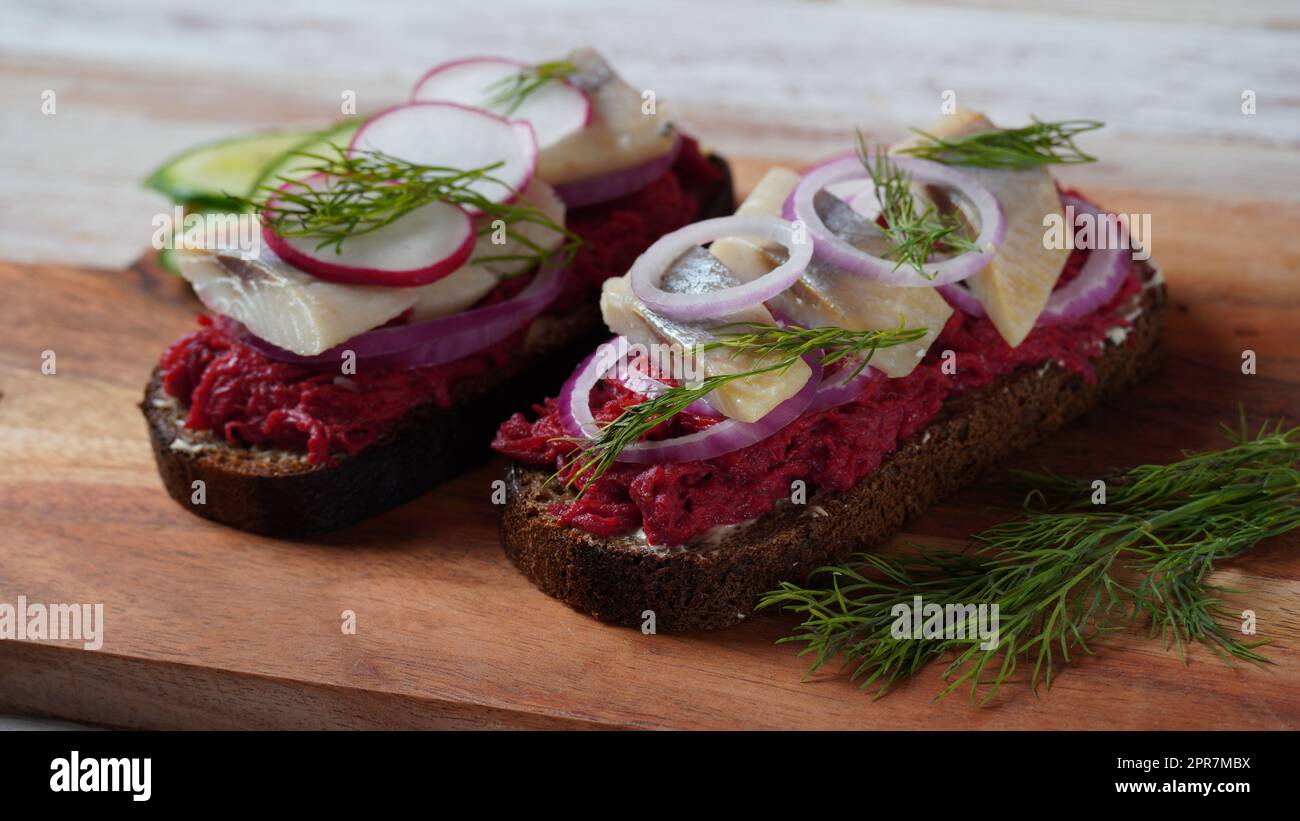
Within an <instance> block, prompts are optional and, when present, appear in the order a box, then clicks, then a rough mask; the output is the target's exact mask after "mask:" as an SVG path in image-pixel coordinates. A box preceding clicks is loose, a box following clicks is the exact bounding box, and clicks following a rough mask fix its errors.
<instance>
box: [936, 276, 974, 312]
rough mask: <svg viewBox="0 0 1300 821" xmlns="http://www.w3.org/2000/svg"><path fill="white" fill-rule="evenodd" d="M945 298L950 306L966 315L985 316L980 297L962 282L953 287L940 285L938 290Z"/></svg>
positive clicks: (955, 283) (954, 284)
mask: <svg viewBox="0 0 1300 821" xmlns="http://www.w3.org/2000/svg"><path fill="white" fill-rule="evenodd" d="M938 291H939V293H940V294H942V295H943V298H944V299H946V300H948V304H949V305H951V306H952V307H954V308H956V309H957V310H959V311H961V312H962V313H964V314H969V315H970V316H984V315H985V311H984V306H983V305H981V304H980V300H979V297H977V296H975V294H974V293H973V292H972V291H971V289H970V288H967V287H966V286H965V285H963V284H962V283H960V282H954V283H953V284H952V285H940V286H939V288H938Z"/></svg>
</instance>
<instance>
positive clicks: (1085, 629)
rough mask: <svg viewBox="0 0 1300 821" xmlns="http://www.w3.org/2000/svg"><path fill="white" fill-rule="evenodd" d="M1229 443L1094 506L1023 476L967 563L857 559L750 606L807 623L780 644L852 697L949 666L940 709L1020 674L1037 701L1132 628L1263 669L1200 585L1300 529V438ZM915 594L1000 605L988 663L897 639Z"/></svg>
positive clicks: (1271, 432)
mask: <svg viewBox="0 0 1300 821" xmlns="http://www.w3.org/2000/svg"><path fill="white" fill-rule="evenodd" d="M1223 430H1224V434H1225V436H1227V438H1228V440H1229V441H1230V442H1231V443H1232V444H1231V447H1228V448H1226V449H1224V450H1219V451H1209V452H1205V453H1191V452H1187V453H1185V455H1184V458H1183V459H1182V460H1181V461H1178V462H1174V463H1172V464H1168V465H1142V466H1140V467H1136V468H1132V469H1130V470H1127V471H1121V472H1117V473H1115V474H1112V475H1110V476H1108V477H1106V478H1105V480H1104V481H1105V482H1106V503H1105V504H1104V505H1101V504H1098V505H1093V504H1092V503H1091V497H1092V495H1093V493H1094V489H1093V483H1092V482H1091V481H1087V480H1082V479H1068V478H1064V477H1060V476H1057V475H1054V474H1050V473H1029V472H1018V473H1017V474H1016V475H1017V476H1018V478H1019V479H1020V480H1022V481H1023V482H1025V483H1026V484H1027V486H1028V487H1029V488H1030V492H1029V495H1028V496H1027V497H1026V499H1025V508H1024V510H1023V511H1022V512H1020V513H1019V515H1017V516H1016V517H1015V518H1013V519H1011V520H1009V521H1006V522H1003V523H1001V524H998V525H994V526H993V527H991V528H988V529H987V530H984V531H982V532H980V533H977V534H975V536H974V537H973V540H974V546H975V549H974V550H973V552H970V553H964V554H957V553H952V552H942V551H932V552H926V553H921V554H919V555H909V556H905V557H898V558H895V557H885V556H880V555H874V554H856V555H855V556H854V557H853V559H852V560H851V561H849V562H844V563H840V564H835V565H831V566H828V567H822V568H819V569H818V570H816V571H814V573H813V575H812V577H811V580H810V583H811V581H813V580H815V581H817V582H819V583H817V584H813V585H812V586H807V587H805V586H803V585H798V584H793V583H784V584H782V585H781V588H780V589H779V590H775V591H772V592H770V593H768V594H767V596H766V597H764V599H763V600H762V602H761V603H760V605H759V607H780V608H782V609H784V610H788V611H792V612H795V613H799V614H801V615H802V616H803V617H804V621H803V623H802V624H801V625H800V626H799V628H798V631H797V632H796V633H795V634H794V635H792V636H788V637H786V638H784V639H782V640H781V641H783V642H803V643H804V644H805V645H806V647H805V648H804V650H803V651H802V652H801V655H802V654H806V653H811V654H813V656H814V660H813V663H812V666H811V668H810V670H809V672H810V673H811V672H812V671H814V670H816V669H818V668H819V667H821V666H822V665H824V664H825V663H827V662H829V661H831V660H832V659H834V658H836V657H839V658H840V659H841V660H842V662H843V663H844V664H845V666H846V667H847V668H848V669H849V670H850V671H851V672H850V677H851V678H852V679H854V680H858V679H861V686H862V687H864V688H866V687H870V686H872V685H873V684H875V685H879V687H878V690H877V697H879V696H880V695H883V694H884V693H885V692H887V691H888V690H889V688H890V687H891V686H892V685H894V684H895V683H897V682H898V681H900V680H902V679H905V678H908V677H910V676H912V675H914V674H916V673H917V672H918V671H919V670H920V669H921V668H922V667H924V666H925V665H927V664H929V663H930V662H932V661H936V660H938V659H940V658H941V657H945V656H946V657H949V658H950V659H951V661H950V662H949V663H948V665H947V666H946V667H945V668H944V670H943V679H944V681H945V682H947V686H946V687H944V689H943V690H942V691H941V692H940V693H939V696H937V697H942V696H945V695H947V694H949V693H951V692H952V691H953V690H955V689H956V688H958V687H960V686H963V685H967V686H969V688H970V697H971V701H972V702H976V701H977V700H978V701H979V703H985V702H987V701H988V700H989V699H990V698H992V697H993V695H994V694H996V693H997V691H998V689H999V688H1000V687H1001V685H1002V684H1004V683H1005V682H1006V681H1008V680H1009V679H1010V678H1011V676H1012V675H1013V674H1014V673H1015V672H1016V669H1017V667H1018V665H1019V664H1021V663H1029V662H1032V663H1033V668H1032V672H1031V673H1030V676H1029V683H1030V686H1031V688H1032V689H1033V691H1034V692H1035V693H1037V689H1038V685H1039V684H1040V683H1041V684H1043V685H1044V686H1047V687H1050V686H1051V683H1052V678H1053V675H1054V673H1055V671H1056V668H1057V667H1058V666H1064V665H1068V664H1069V662H1070V660H1071V658H1072V656H1077V655H1079V654H1081V653H1087V654H1092V653H1094V652H1095V649H1094V646H1093V643H1094V641H1095V640H1097V639H1098V638H1100V637H1102V636H1104V635H1105V634H1107V633H1110V632H1112V631H1116V630H1120V629H1122V628H1124V627H1127V626H1130V625H1132V624H1133V623H1135V622H1136V621H1139V620H1141V621H1143V622H1145V623H1146V624H1147V626H1148V632H1149V635H1150V636H1151V637H1153V638H1154V637H1157V636H1158V637H1160V638H1161V639H1162V640H1163V642H1164V644H1165V646H1166V647H1169V646H1170V645H1176V646H1177V647H1178V649H1179V652H1180V654H1183V655H1184V659H1185V653H1186V646H1187V645H1188V644H1190V643H1191V642H1193V641H1196V642H1200V643H1203V644H1205V645H1207V646H1209V647H1210V648H1211V649H1212V650H1213V651H1214V652H1215V653H1216V654H1217V655H1219V656H1220V657H1221V658H1222V659H1223V660H1224V661H1225V662H1227V663H1228V664H1231V663H1232V660H1233V659H1238V660H1244V661H1249V662H1253V663H1257V664H1262V663H1266V661H1267V659H1265V658H1264V657H1263V656H1262V655H1260V654H1259V653H1257V652H1256V651H1255V648H1256V647H1258V646H1259V645H1261V644H1264V643H1266V642H1264V641H1256V640H1249V641H1247V640H1243V639H1242V638H1240V637H1239V636H1240V635H1241V634H1240V633H1239V632H1238V631H1237V630H1236V628H1235V627H1234V626H1233V625H1232V624H1230V622H1233V621H1234V620H1235V614H1234V613H1233V612H1231V611H1229V610H1228V609H1227V607H1226V606H1225V605H1224V603H1223V596H1224V594H1226V593H1232V592H1239V591H1232V590H1227V589H1225V588H1221V587H1218V586H1216V585H1213V584H1210V583H1209V581H1208V576H1209V574H1210V572H1211V571H1212V570H1213V569H1214V568H1215V565H1216V563H1218V562H1220V561H1222V560H1224V559H1229V558H1232V557H1234V556H1238V555H1240V554H1242V553H1244V552H1246V551H1247V550H1249V549H1251V548H1252V547H1254V546H1255V545H1256V544H1258V543H1259V542H1260V541H1261V540H1263V539H1266V538H1268V537H1270V536H1275V535H1278V534H1280V533H1285V532H1287V531H1289V530H1292V529H1294V528H1296V527H1297V526H1300V469H1298V463H1297V460H1300V428H1292V429H1290V430H1283V429H1282V428H1281V426H1280V425H1272V426H1270V425H1268V424H1265V425H1264V426H1263V427H1262V428H1261V429H1260V431H1259V432H1258V433H1257V434H1256V435H1254V436H1253V437H1252V436H1250V435H1249V433H1248V431H1247V430H1246V427H1245V422H1244V419H1243V421H1242V425H1241V429H1240V430H1233V429H1231V428H1228V427H1227V426H1224V428H1223ZM918 595H919V596H921V597H923V599H924V601H925V602H926V603H935V604H938V605H941V606H945V607H946V606H947V605H950V604H951V605H979V604H986V605H991V604H994V603H996V604H997V605H998V607H999V610H1000V613H999V621H998V642H997V644H996V646H994V647H991V648H989V649H984V648H982V647H981V646H980V644H981V641H982V640H981V639H980V638H975V637H970V638H965V639H962V638H945V639H940V638H935V639H925V638H895V637H894V636H893V634H892V633H891V625H892V624H893V622H894V621H895V617H894V615H893V614H892V611H893V608H894V607H895V606H896V605H898V604H900V603H910V602H912V600H913V597H914V596H918ZM971 626H972V627H973V626H974V625H973V624H972V625H971ZM968 635H969V633H968ZM982 688H983V689H985V691H986V692H985V694H984V696H983V698H979V693H980V691H981V689H982Z"/></svg>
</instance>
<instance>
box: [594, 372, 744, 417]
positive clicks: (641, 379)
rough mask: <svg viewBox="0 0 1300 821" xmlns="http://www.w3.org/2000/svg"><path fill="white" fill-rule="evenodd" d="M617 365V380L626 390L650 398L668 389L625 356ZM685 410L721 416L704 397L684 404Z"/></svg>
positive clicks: (696, 413) (664, 384)
mask: <svg viewBox="0 0 1300 821" xmlns="http://www.w3.org/2000/svg"><path fill="white" fill-rule="evenodd" d="M619 365H620V371H619V374H618V381H619V382H620V383H621V384H622V385H623V387H625V388H627V389H628V390H630V391H633V392H635V393H639V394H641V395H642V396H647V397H651V398H653V397H656V396H658V395H659V394H661V393H663V392H664V391H666V390H668V384H667V383H666V382H661V381H660V380H658V379H655V378H654V377H653V376H651V375H650V374H648V373H644V372H643V371H641V370H639V369H638V368H636V367H635V366H634V365H632V364H631V363H629V362H627V360H626V358H625V359H624V360H623V362H621V363H619ZM686 410H687V411H688V412H689V413H693V414H695V415H696V416H707V417H709V418H711V419H720V418H722V414H721V413H718V411H716V410H714V409H713V406H712V405H710V404H709V403H708V401H707V400H705V399H697V400H695V401H694V402H692V403H691V404H689V405H687V406H686Z"/></svg>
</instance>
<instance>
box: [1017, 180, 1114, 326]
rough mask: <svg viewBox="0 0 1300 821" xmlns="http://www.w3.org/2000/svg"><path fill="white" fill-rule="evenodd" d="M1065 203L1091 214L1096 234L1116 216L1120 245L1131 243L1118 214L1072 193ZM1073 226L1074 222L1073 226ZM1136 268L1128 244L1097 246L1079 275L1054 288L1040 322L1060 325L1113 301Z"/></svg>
mask: <svg viewBox="0 0 1300 821" xmlns="http://www.w3.org/2000/svg"><path fill="white" fill-rule="evenodd" d="M1061 204H1062V205H1065V206H1067V207H1069V206H1073V207H1074V210H1075V211H1077V212H1082V213H1085V214H1091V215H1092V216H1093V218H1095V219H1096V221H1097V231H1096V236H1101V235H1102V230H1103V223H1104V222H1105V221H1106V220H1114V221H1115V223H1116V224H1117V235H1118V236H1119V237H1120V238H1121V241H1120V243H1119V244H1120V245H1127V244H1128V243H1127V241H1125V240H1126V238H1127V236H1128V229H1127V228H1126V227H1125V225H1124V223H1123V222H1122V221H1121V220H1120V219H1119V217H1118V216H1116V215H1114V214H1106V213H1103V212H1102V211H1101V209H1100V208H1097V207H1096V206H1095V205H1093V204H1092V203H1089V202H1084V201H1083V200H1081V199H1079V198H1078V197H1071V196H1069V195H1066V196H1063V197H1061ZM1070 227H1071V228H1073V226H1070ZM1132 269H1133V254H1132V252H1131V251H1130V249H1128V248H1124V247H1121V248H1093V249H1092V250H1090V251H1088V257H1087V259H1085V260H1084V262H1083V268H1081V269H1080V270H1079V275H1078V276H1077V277H1075V278H1074V279H1072V280H1070V281H1069V282H1067V283H1066V284H1065V285H1063V286H1061V287H1060V288H1057V289H1056V290H1054V291H1052V295H1051V297H1049V298H1048V300H1047V306H1046V307H1045V308H1043V312H1042V313H1041V314H1039V315H1038V321H1037V322H1036V323H1034V324H1035V325H1037V326H1040V327H1041V326H1043V325H1058V324H1060V323H1062V322H1072V321H1074V320H1076V319H1078V318H1080V317H1082V316H1086V315H1088V314H1090V313H1092V312H1093V311H1095V310H1097V309H1098V308H1100V307H1101V306H1103V305H1105V304H1106V303H1107V302H1109V301H1110V298H1111V297H1113V296H1114V295H1115V294H1116V292H1118V291H1119V289H1120V288H1121V287H1122V286H1123V285H1124V280H1125V279H1127V278H1128V275H1129V272H1130V271H1132Z"/></svg>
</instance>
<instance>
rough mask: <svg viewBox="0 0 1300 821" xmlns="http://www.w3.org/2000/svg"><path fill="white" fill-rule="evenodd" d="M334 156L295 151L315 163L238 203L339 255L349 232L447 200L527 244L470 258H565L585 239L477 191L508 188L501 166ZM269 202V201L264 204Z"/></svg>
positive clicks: (338, 149)
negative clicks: (542, 241) (544, 242)
mask: <svg viewBox="0 0 1300 821" xmlns="http://www.w3.org/2000/svg"><path fill="white" fill-rule="evenodd" d="M330 148H331V149H333V152H334V153H333V154H315V153H310V152H297V156H301V157H304V158H306V159H309V160H314V161H315V165H313V166H312V167H310V168H306V169H303V170H301V171H299V172H297V173H298V176H297V177H296V178H289V177H280V178H279V179H278V180H277V181H276V182H275V183H273V184H270V185H264V186H261V187H260V188H259V189H258V190H257V191H255V192H254V195H253V197H252V198H245V199H241V202H243V203H245V204H246V205H248V206H250V207H252V208H254V209H255V210H257V211H258V212H260V213H261V214H262V218H263V220H264V222H266V224H267V225H269V226H270V227H271V229H272V230H273V231H275V232H276V233H277V234H279V235H281V236H284V237H308V238H311V239H316V240H319V243H318V244H317V246H316V248H317V249H318V250H319V249H321V248H327V247H333V248H334V250H335V252H336V253H339V252H341V250H342V247H343V243H344V242H345V241H347V239H348V238H350V237H355V236H359V235H362V234H368V233H371V232H373V231H378V230H379V229H380V228H383V227H384V226H386V225H389V224H390V223H392V222H395V221H396V220H398V219H401V218H402V217H403V216H405V215H406V214H409V213H410V212H412V211H414V210H416V209H417V208H422V207H424V206H426V205H428V204H430V203H432V202H447V203H452V204H454V205H460V206H463V207H467V208H473V209H477V210H478V211H480V212H481V213H483V214H484V215H486V216H487V217H488V219H485V220H483V224H482V226H481V227H479V228H478V229H477V231H478V234H479V235H480V236H482V235H484V234H487V233H490V232H491V231H493V230H494V229H493V223H495V222H496V221H497V220H500V221H501V222H502V223H503V224H504V225H505V236H506V237H507V238H509V239H513V240H515V241H516V242H518V243H520V244H521V245H523V246H524V247H525V248H527V249H528V251H529V253H523V254H510V255H504V254H503V255H495V256H493V255H489V256H483V257H477V258H475V259H474V260H473V261H474V262H492V261H504V260H526V261H528V262H530V263H537V264H542V263H548V262H552V263H554V262H558V263H560V264H564V263H567V262H569V261H570V260H571V259H572V257H573V255H574V254H575V253H576V252H577V250H578V249H579V248H580V247H581V246H582V240H581V238H580V237H578V235H577V234H575V233H573V232H572V231H570V230H569V229H567V228H566V227H565V226H563V225H561V224H560V223H558V222H556V221H555V220H553V219H551V218H550V217H549V216H547V215H546V214H544V213H542V211H541V210H539V209H537V208H533V207H531V206H527V205H519V204H517V203H515V204H506V203H501V202H496V201H494V200H493V199H492V198H489V197H487V196H485V195H484V194H483V193H482V192H481V191H479V190H478V188H480V187H482V186H481V184H482V183H484V182H486V183H489V184H490V185H495V186H501V187H502V188H504V189H506V190H508V191H511V192H513V189H512V188H511V187H510V185H509V184H507V183H505V182H503V181H502V180H500V179H498V178H496V177H494V176H493V175H492V172H493V171H495V170H497V169H498V168H500V167H501V165H502V163H494V164H491V165H486V166H483V167H482V168H472V169H459V168H450V167H446V166H432V165H421V164H418V163H412V162H407V161H406V160H402V159H399V158H397V157H394V156H392V155H390V154H385V153H384V152H382V151H349V150H348V149H346V148H344V147H342V146H338V145H331V146H330ZM317 174H323V175H325V176H326V177H327V178H328V180H329V183H328V185H325V186H320V187H314V186H310V185H307V184H305V183H304V182H302V180H304V179H306V178H307V177H309V176H314V175H317ZM268 201H270V202H272V203H273V204H270V205H268ZM521 223H532V224H535V225H540V226H543V227H544V228H546V229H547V230H549V231H554V232H556V233H557V234H559V235H561V236H563V237H564V242H562V243H561V244H560V245H559V247H557V248H555V249H553V250H552V249H546V248H543V247H542V246H541V245H539V244H538V243H536V242H534V241H533V240H531V239H529V238H528V237H525V236H523V235H521V234H520V233H518V232H517V231H514V230H512V229H511V226H516V225H519V224H521Z"/></svg>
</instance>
